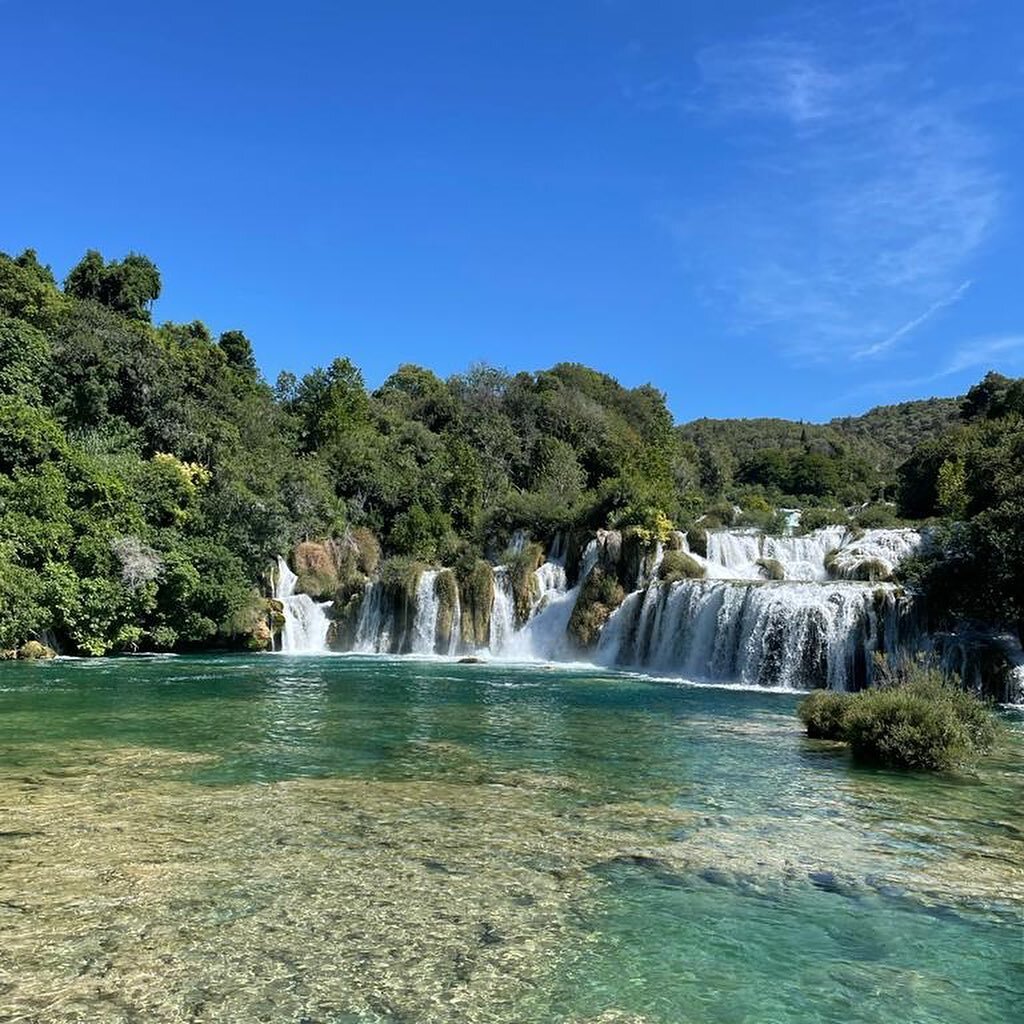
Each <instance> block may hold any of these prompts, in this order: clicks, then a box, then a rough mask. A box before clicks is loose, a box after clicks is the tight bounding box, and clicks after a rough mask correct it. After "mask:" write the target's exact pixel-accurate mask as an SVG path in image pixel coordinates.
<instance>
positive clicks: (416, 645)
mask: <svg viewBox="0 0 1024 1024" xmlns="http://www.w3.org/2000/svg"><path fill="white" fill-rule="evenodd" d="M438 574H439V570H437V569H425V570H424V571H423V572H422V573H420V578H419V581H418V582H417V584H416V617H415V619H413V624H412V653H413V654H433V653H434V646H435V644H436V642H437V613H438V611H439V610H440V607H441V602H440V601H439V600H438V597H437V590H436V588H435V583H436V582H437V577H438Z"/></svg>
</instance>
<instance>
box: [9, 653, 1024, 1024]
mask: <svg viewBox="0 0 1024 1024" xmlns="http://www.w3.org/2000/svg"><path fill="white" fill-rule="evenodd" d="M796 703H797V698H796V697H795V696H794V695H791V694H777V693H762V692H749V691H743V690H726V689H712V688H698V687H690V686H682V685H672V684H667V683H658V682H652V681H650V680H644V679H639V678H634V677H628V676H622V675H613V674H609V673H603V672H600V671H596V670H582V669H573V670H563V669H546V668H540V667H532V668H530V667H519V668H516V667H510V666H504V667H502V666H496V665H457V664H451V663H444V662H416V661H404V660H398V659H391V660H387V659H363V658H350V657H334V658H285V657H281V656H261V657H252V658H242V657H217V658H213V657H210V658H161V659H142V658H129V659H121V660H108V661H95V662H73V661H59V662H55V663H50V664H39V665H26V664H3V665H0V1021H7V1022H14V1021H38V1022H47V1024H49V1022H70V1021H76V1022H77V1021H81V1022H86V1021H88V1022H90V1024H94V1022H98V1021H124V1022H128V1021H139V1022H143V1021H144V1022H162V1021H232V1022H234V1021H238V1022H255V1021H268V1022H277V1021H286V1022H296V1024H297V1022H305V1024H313V1022H322V1024H330V1022H350V1024H353V1022H378V1021H379V1022H385V1021H387V1022H416V1021H424V1022H425V1021H437V1022H442V1021H444V1022H458V1021H467V1022H468V1021H480V1022H497V1021H508V1022H522V1024H533V1022H536V1024H541V1022H556V1021H558V1022H561V1021H572V1022H579V1024H582V1022H603V1024H615V1022H618V1024H625V1022H634V1024H637V1022H661V1024H690V1022H694V1024H696V1022H708V1024H711V1022H714V1024H770V1022H778V1024H803V1022H826V1021H827V1022H833V1021H834V1022H837V1024H839V1022H842V1024H856V1022H869V1021H870V1022H901V1024H932V1022H934V1024H966V1022H995V1021H1009V1020H1018V1019H1021V1018H1020V1014H1021V1011H1022V1007H1024V965H1022V955H1021V953H1022V943H1024V930H1022V917H1021V910H1022V906H1024V870H1022V868H1024V848H1022V839H1024V822H1022V818H1021V808H1022V807H1024V803H1022V796H1024V768H1022V756H1021V755H1022V752H1024V737H1022V728H1024V723H1022V722H1021V720H1020V719H1019V718H1015V717H1014V716H1013V715H1008V716H1007V718H1008V724H1009V726H1010V738H1009V740H1008V742H1007V744H1006V745H1005V746H1004V747H1003V749H1002V750H1001V751H1000V752H999V754H998V755H996V756H994V757H992V758H991V759H989V760H988V761H987V762H986V763H985V764H983V765H982V766H981V767H980V768H979V769H977V770H976V771H974V772H972V773H968V774H960V775H956V776H946V777H939V778H927V777H921V776H901V775H897V774H891V773H883V772H877V771H866V770H857V769H854V768H853V767H852V766H851V764H850V763H849V761H848V759H847V757H846V756H845V754H844V753H843V752H842V751H841V750H840V749H839V748H837V747H835V746H833V745H830V744H823V743H814V742H811V741H808V740H807V739H805V738H804V737H803V736H802V735H801V733H800V729H799V727H798V723H797V721H796V719H795V718H794V716H793V711H794V708H795V706H796Z"/></svg>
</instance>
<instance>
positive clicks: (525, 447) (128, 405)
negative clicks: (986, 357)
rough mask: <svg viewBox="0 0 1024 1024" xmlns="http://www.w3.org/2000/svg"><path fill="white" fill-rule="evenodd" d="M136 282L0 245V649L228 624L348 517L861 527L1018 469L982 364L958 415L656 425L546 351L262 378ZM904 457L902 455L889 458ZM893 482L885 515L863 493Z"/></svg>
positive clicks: (124, 639) (617, 390) (489, 530)
mask: <svg viewBox="0 0 1024 1024" xmlns="http://www.w3.org/2000/svg"><path fill="white" fill-rule="evenodd" d="M161 287H162V281H161V278H160V274H159V271H158V269H157V267H156V266H155V265H154V264H153V263H152V262H151V261H150V260H149V259H147V258H146V257H145V256H141V255H138V254H129V255H128V256H126V257H124V258H123V259H116V260H107V259H104V257H103V256H101V255H100V254H99V253H98V252H89V253H87V254H86V255H85V257H84V258H83V259H82V260H81V261H80V262H79V264H78V265H77V266H76V267H74V268H73V269H72V271H71V273H70V274H69V275H68V277H67V278H66V280H65V281H64V282H63V283H62V284H58V282H57V281H56V280H55V279H54V276H53V274H52V273H51V271H50V269H49V268H48V267H46V266H45V265H44V264H42V263H41V262H40V261H39V260H38V259H37V257H36V254H35V253H34V252H32V251H26V252H24V253H22V254H21V255H19V256H16V257H11V256H7V255H4V254H0V649H10V648H13V647H16V646H18V645H19V644H21V643H23V642H24V641H25V640H27V639H29V638H35V637H40V636H52V637H54V638H56V640H57V641H58V642H59V643H60V644H62V645H63V646H64V647H65V649H67V650H69V651H77V652H82V653H90V654H101V653H105V652H108V651H118V650H131V649H136V648H141V649H188V648H195V647H204V646H208V645H210V644H228V645H231V644H236V643H239V642H242V640H243V639H244V638H246V637H248V636H250V635H251V631H252V626H253V623H254V622H255V621H257V620H258V619H259V617H260V616H261V615H263V614H265V605H264V604H263V599H262V597H261V595H262V594H264V593H265V592H266V585H267V572H268V568H269V566H270V565H271V564H272V563H273V561H274V559H275V558H276V556H277V555H278V554H284V553H287V552H289V551H290V550H292V548H293V547H294V545H295V544H296V543H297V542H300V541H302V540H306V539H323V538H328V537H351V536H353V535H354V534H356V533H358V535H359V536H360V537H361V538H363V541H364V543H363V547H362V550H363V552H364V555H366V556H367V557H368V558H369V560H370V561H374V560H375V558H376V555H374V556H373V557H370V555H369V554H367V552H374V551H375V552H377V553H381V552H382V553H383V555H384V556H385V557H390V558H392V559H407V560H416V561H418V562H422V563H427V562H430V563H434V564H443V565H451V566H460V565H462V566H465V565H472V564H473V562H474V560H476V559H478V558H480V557H481V556H483V557H488V556H490V557H496V556H498V555H500V554H501V553H502V551H503V550H504V545H505V544H506V543H507V542H508V539H509V537H510V536H511V533H512V531H513V530H515V529H517V528H525V529H527V530H528V531H530V532H531V533H532V534H533V536H534V537H536V538H537V539H539V540H545V539H550V538H551V537H552V536H553V535H554V533H555V532H556V531H559V530H564V529H574V530H577V531H586V530H592V529H596V528H599V527H604V526H616V527H634V528H636V529H637V530H641V531H645V532H646V534H647V535H649V536H651V537H655V536H662V535H664V533H665V531H666V530H667V528H668V526H669V524H676V525H678V526H680V527H686V526H687V525H689V524H690V523H692V522H693V521H694V520H696V519H697V518H699V517H701V516H703V515H705V513H708V512H709V511H710V512H712V513H713V515H715V516H717V517H718V519H719V520H720V521H732V519H733V517H734V516H735V512H734V509H735V507H736V506H737V505H738V506H740V507H741V508H742V510H743V512H742V515H741V520H740V521H741V522H744V523H748V524H751V525H760V526H764V527H767V528H777V526H778V523H779V517H778V515H777V512H776V509H777V508H778V507H779V506H781V505H793V504H799V505H800V506H802V507H804V508H808V507H811V506H815V505H816V506H820V507H821V509H822V511H821V513H820V515H819V516H818V519H819V520H820V519H823V518H830V517H832V518H834V517H836V516H842V517H845V515H846V512H844V511H843V509H842V506H847V507H854V506H856V507H857V508H858V509H859V511H858V512H857V513H856V514H857V516H858V518H859V519H860V521H861V522H862V524H863V525H868V524H869V523H871V522H875V523H877V522H880V521H892V520H893V519H894V517H895V516H896V514H897V512H899V511H903V512H906V513H908V514H912V515H915V516H934V515H952V514H954V513H956V514H961V513H965V514H974V512H975V511H976V510H977V509H979V508H981V507H982V506H984V507H985V508H987V507H988V505H986V503H988V504H991V503H992V502H993V501H995V500H996V498H994V497H993V495H996V496H997V497H998V493H999V488H1000V487H1003V486H1004V485H1006V486H1008V484H1006V481H1004V476H1005V475H1006V474H1007V473H1008V474H1009V477H1006V480H1009V481H1010V482H1012V481H1013V480H1020V479H1021V477H1022V474H1020V473H1014V472H1013V471H1012V467H1013V466H1014V465H1019V462H1020V460H1019V458H1018V456H1017V455H1014V454H1012V451H1016V449H1013V445H1015V444H1016V443H1017V441H1016V437H1017V435H1016V434H1015V433H1014V431H1015V430H1016V429H1017V426H1016V424H1017V423H1018V420H1019V412H1020V408H1019V406H1024V398H1022V396H1021V394H1020V389H1019V388H1018V389H1017V390H1014V388H1015V387H1016V384H1015V383H1014V382H1009V381H1006V379H1005V378H997V377H995V376H991V375H990V378H986V382H983V385H979V386H978V388H976V389H973V390H972V394H971V395H969V396H968V399H967V400H965V402H964V403H963V406H962V407H961V406H959V405H958V404H957V402H956V401H955V400H952V399H950V400H934V401H932V402H924V403H907V404H905V405H903V406H894V407H890V408H888V409H879V410H873V411H872V412H871V413H868V414H867V415H866V416H863V417H858V418H856V419H854V420H839V421H834V422H833V423H831V424H827V425H824V426H810V425H804V424H795V423H786V422H785V421H772V420H761V421H758V420H749V421H709V420H699V421H696V422H695V423H692V424H689V425H687V426H685V427H676V426H675V425H674V424H673V422H672V417H671V415H670V414H669V412H668V409H667V407H666V404H665V398H664V396H663V395H662V394H661V392H659V391H658V390H657V389H656V388H654V387H652V386H649V385H646V386H642V387H638V388H631V389H630V388H624V387H622V386H621V385H620V384H619V383H618V382H617V381H615V380H613V379H612V378H611V377H609V376H607V375H605V374H602V373H599V372H597V371H595V370H592V369H589V368H587V367H584V366H580V365H577V364H564V363H563V364H558V365H556V366H554V367H552V368H551V369H549V370H541V371H538V372H535V373H516V374H510V373H507V372H505V371H503V370H500V369H497V368H494V367H489V366H475V367H472V368H470V369H469V370H468V371H467V372H465V373H462V374H458V375H456V376H453V377H451V378H449V379H448V380H441V379H440V378H438V377H437V376H436V375H435V374H434V373H432V372H431V371H430V370H429V369H425V368H422V367H418V366H410V365H406V366H401V367H399V368H398V369H397V370H396V371H395V372H394V373H393V374H392V375H391V376H390V377H389V378H388V379H387V380H386V381H385V382H384V383H383V384H382V385H381V387H380V388H378V389H376V390H374V391H370V390H368V389H367V388H366V386H365V384H364V381H363V378H362V375H361V373H360V371H359V369H358V368H357V366H356V365H355V364H354V363H353V362H352V361H351V360H350V359H349V358H345V357H339V358H337V359H335V360H334V361H333V362H331V363H330V365H328V366H326V367H322V368H317V369H314V370H313V371H312V372H310V373H308V374H306V375H305V376H304V377H301V378H297V377H295V376H294V375H291V374H282V375H281V376H280V377H279V378H278V380H277V381H276V382H275V384H274V385H270V384H268V383H267V382H266V381H264V380H263V378H262V377H261V375H260V373H259V370H258V368H257V366H256V363H255V360H254V357H253V351H252V346H251V344H250V342H249V340H248V338H247V337H246V336H245V334H244V333H243V332H242V331H240V330H230V331H226V332H224V333H222V334H220V335H219V336H217V337H214V336H213V334H212V333H211V331H210V330H209V329H208V328H207V327H206V326H205V324H204V323H203V322H202V321H200V320H194V321H191V322H189V323H163V324H160V325H155V324H153V323H152V317H151V307H152V303H153V302H154V301H155V300H156V299H157V298H158V297H159V295H160V292H161ZM972 396H973V399H972ZM979 410H981V411H979ZM958 414H959V416H960V420H959V421H957V425H955V426H954V427H953V428H952V429H951V430H943V429H942V428H943V427H945V426H947V425H948V424H949V423H950V422H951V421H952V420H953V419H954V418H955V417H956V416H957V415H958ZM965 417H966V418H965ZM1015 417H1016V418H1015ZM982 421H985V422H984V423H982ZM990 421H991V422H990ZM992 423H996V424H1001V425H1003V426H1001V427H1000V428H999V429H1001V430H1003V433H1001V434H999V440H998V444H997V447H996V450H999V451H1002V450H1003V449H1000V448H999V447H998V446H999V445H1002V446H1003V448H1004V449H1007V450H1011V449H1012V451H1011V454H1010V455H1008V456H1007V455H1006V453H1005V452H1004V453H1003V462H1004V463H1005V467H1008V468H1005V471H1000V472H998V473H996V475H995V478H993V476H992V471H993V467H992V466H989V465H988V464H987V463H986V464H985V466H984V467H982V466H981V463H980V462H978V460H979V458H980V455H979V453H982V454H984V453H985V452H987V451H988V450H989V448H990V447H991V445H992V444H995V443H996V442H994V441H993V440H992V437H993V436H994V435H993V434H992V431H993V430H996V427H994V426H993V425H992ZM939 440H941V444H939V445H938V447H936V444H938V442H939ZM929 445H931V446H932V447H931V448H929V447H928V446H929ZM943 445H944V446H945V447H943ZM911 450H913V452H912V457H911V459H910V460H909V462H908V463H907V465H909V466H911V467H912V469H913V472H912V473H911V474H910V475H907V474H906V473H904V472H903V471H900V472H899V473H898V472H897V466H896V461H897V458H896V455H897V454H902V453H904V452H907V453H910V452H911ZM1015 459H1017V461H1016V462H1015V461H1014V460H1015ZM976 464H977V467H980V468H977V473H975V469H976ZM978 474H980V475H978ZM896 496H899V499H900V503H901V508H900V509H896V508H895V507H894V506H893V505H891V504H884V503H882V502H884V501H886V500H888V499H893V498H894V497H896ZM999 500H1001V499H999ZM865 505H866V506H867V507H866V508H865V507H864V506H865ZM813 519H814V517H813V516H812V517H809V519H808V521H813ZM713 521H714V520H713V519H706V520H705V522H706V523H708V524H711V523H712V522H713ZM1012 521H1014V520H1012V517H1011V522H1012ZM980 600H981V598H980V597H979V601H980Z"/></svg>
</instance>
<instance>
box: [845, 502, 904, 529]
mask: <svg viewBox="0 0 1024 1024" xmlns="http://www.w3.org/2000/svg"><path fill="white" fill-rule="evenodd" d="M854 521H855V522H856V524H857V525H858V526H859V527H861V529H864V530H880V529H887V528H889V527H891V526H896V525H897V518H896V509H895V508H893V506H892V505H880V504H879V505H868V506H867V508H862V509H861V510H860V511H859V512H857V514H856V515H855V516H854Z"/></svg>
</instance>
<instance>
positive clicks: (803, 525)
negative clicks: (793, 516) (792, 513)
mask: <svg viewBox="0 0 1024 1024" xmlns="http://www.w3.org/2000/svg"><path fill="white" fill-rule="evenodd" d="M848 522H849V517H848V516H847V515H846V512H845V511H843V509H841V508H807V509H804V510H803V511H802V512H801V513H800V533H813V532H814V531H815V530H820V529H821V528H822V527H823V526H845V525H846V524H847V523H848Z"/></svg>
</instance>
